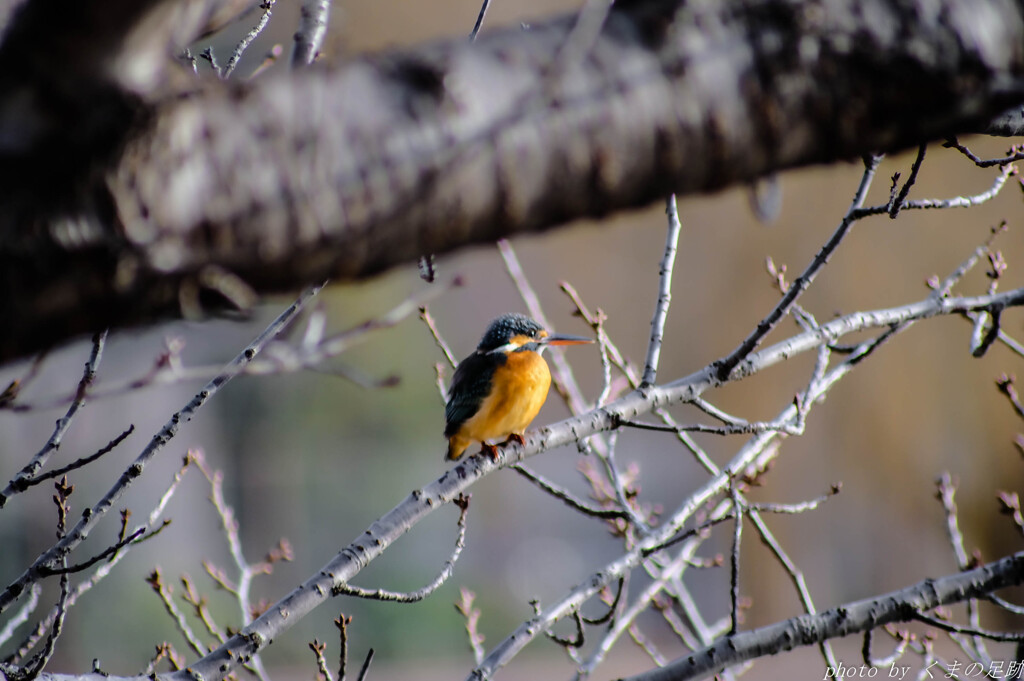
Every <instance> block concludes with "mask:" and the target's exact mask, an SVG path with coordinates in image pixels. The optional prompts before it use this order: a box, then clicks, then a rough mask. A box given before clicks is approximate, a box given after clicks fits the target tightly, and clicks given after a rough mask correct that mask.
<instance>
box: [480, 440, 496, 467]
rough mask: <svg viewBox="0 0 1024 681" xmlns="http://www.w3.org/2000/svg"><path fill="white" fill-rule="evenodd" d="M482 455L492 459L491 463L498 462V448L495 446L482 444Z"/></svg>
mask: <svg viewBox="0 0 1024 681" xmlns="http://www.w3.org/2000/svg"><path fill="white" fill-rule="evenodd" d="M480 453H481V454H486V455H487V456H489V457H491V461H495V462H496V461H497V460H498V448H497V447H495V446H494V445H489V444H487V443H486V442H482V443H480Z"/></svg>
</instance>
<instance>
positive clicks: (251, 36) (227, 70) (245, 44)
mask: <svg viewBox="0 0 1024 681" xmlns="http://www.w3.org/2000/svg"><path fill="white" fill-rule="evenodd" d="M276 2H277V0H263V4H261V5H260V9H262V10H263V13H262V14H260V19H259V21H258V22H256V25H255V26H253V27H252V29H251V30H250V31H249V32H248V33H246V34H245V36H243V37H242V39H241V40H240V41H238V45H236V46H235V51H234V52H233V53H232V54H231V59H228V63H227V65H226V66H225V67H224V72H223V73H222V74H221V76H222V77H224V78H229V77H230V76H231V73H232V72H233V71H234V70H235V67H236V66H238V60H239V59H241V58H242V55H243V54H244V53H245V51H246V50H247V49H248V48H249V45H251V44H252V41H253V40H256V38H257V37H259V34H260V33H262V32H263V29H264V28H266V27H267V22H269V21H270V12H271V11H272V10H273V9H274V3H276Z"/></svg>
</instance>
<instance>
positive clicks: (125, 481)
mask: <svg viewBox="0 0 1024 681" xmlns="http://www.w3.org/2000/svg"><path fill="white" fill-rule="evenodd" d="M318 291H319V288H318V287H316V288H310V289H307V290H306V291H304V292H303V293H302V295H300V296H299V298H298V299H297V300H296V301H295V302H294V303H292V304H291V305H290V306H289V307H288V308H287V309H286V310H285V311H284V312H282V313H281V315H279V316H278V317H277V319H275V320H274V321H273V322H271V324H270V326H268V327H267V328H266V329H265V330H264V331H263V332H262V333H261V334H260V335H259V336H257V337H256V338H255V339H254V340H253V341H252V342H251V343H250V344H249V345H248V346H247V347H246V348H245V349H244V350H242V352H241V353H240V354H239V355H238V356H237V357H235V359H234V360H232V361H231V362H230V363H229V364H228V365H227V367H225V369H224V370H223V372H222V373H221V374H219V375H218V376H216V377H214V378H213V380H211V381H210V382H209V383H207V384H206V386H204V387H203V389H202V390H200V391H199V393H198V394H197V395H196V396H195V397H194V398H192V400H191V401H189V403H188V404H186V405H185V406H184V407H183V408H182V409H180V410H179V411H177V412H175V413H174V414H173V415H172V416H171V418H170V420H169V421H168V422H167V423H166V424H165V425H164V426H163V428H161V429H160V431H159V432H158V433H157V434H156V435H154V436H153V439H152V440H150V443H149V444H148V445H147V446H146V447H145V448H144V449H143V450H142V453H140V454H139V455H138V456H137V457H136V458H135V461H134V462H132V464H131V465H130V466H129V467H128V468H127V470H125V471H124V472H123V473H122V474H121V477H120V478H119V479H118V481H117V482H116V483H114V486H113V487H111V488H110V490H109V491H108V492H107V493H106V494H105V495H104V496H103V498H102V499H101V500H100V501H99V502H97V503H96V504H95V505H94V506H93V507H92V508H90V509H88V510H87V511H86V512H85V513H83V514H82V518H81V520H79V521H78V523H77V524H76V525H75V526H74V527H73V528H72V529H71V531H70V532H68V534H67V536H65V537H64V538H62V539H60V540H59V541H58V542H57V543H56V544H54V545H53V546H52V547H51V548H49V549H48V550H47V551H45V552H43V554H42V555H40V556H39V557H38V558H36V560H35V561H34V562H33V563H32V565H30V566H29V567H28V569H26V570H25V572H23V573H22V574H21V575H20V576H19V577H18V578H17V579H16V580H15V581H14V582H12V583H11V584H10V585H9V586H8V587H7V588H6V589H5V590H4V591H3V593H2V594H0V612H3V611H5V610H6V609H7V608H9V607H10V605H11V604H12V603H13V602H14V601H15V600H17V598H18V597H20V596H21V594H22V593H24V591H25V589H26V587H28V586H29V585H31V584H32V583H34V582H35V581H37V580H38V579H39V578H40V577H41V576H42V570H44V569H45V568H47V567H52V566H53V565H54V564H56V563H57V562H58V561H60V560H62V559H63V558H64V557H66V556H67V555H68V553H70V552H71V551H72V550H73V549H74V548H75V547H76V546H78V545H79V544H80V543H81V542H82V541H84V540H85V539H86V537H88V536H89V533H90V532H91V530H92V529H93V528H94V527H95V526H96V524H97V523H98V522H99V521H100V520H101V519H102V518H103V517H104V516H105V515H106V513H107V512H108V511H109V510H110V509H111V508H112V507H113V505H114V503H115V502H116V501H117V500H118V499H119V498H120V497H121V496H122V495H123V494H124V492H125V490H127V489H128V487H129V486H130V485H131V484H132V482H134V481H135V480H136V479H137V478H138V477H139V476H141V475H142V473H143V471H144V470H145V467H146V464H147V463H149V461H151V460H152V459H153V457H154V456H156V454H157V452H159V451H160V450H161V449H163V448H164V446H165V445H166V444H167V443H168V442H169V441H170V440H171V439H172V438H173V437H174V436H175V435H176V434H177V432H178V429H179V428H180V426H181V424H182V423H183V422H187V421H188V420H190V419H191V418H192V416H193V415H194V414H195V413H196V412H197V411H198V410H199V409H201V408H202V407H203V406H204V405H205V404H206V403H207V402H208V401H209V399H210V398H211V397H212V396H213V395H214V394H216V393H217V391H218V390H220V388H221V387H223V385H224V384H225V383H227V382H228V381H230V380H231V379H232V378H233V377H234V376H236V375H238V374H239V373H240V372H241V370H242V369H243V367H244V366H245V365H246V364H248V363H249V362H250V361H251V360H252V358H253V357H255V356H256V355H258V354H259V352H260V351H261V350H262V349H263V348H264V347H265V346H266V344H267V343H269V342H270V341H271V340H272V339H273V338H274V337H275V336H276V335H277V334H278V333H280V331H281V330H282V329H283V328H284V327H285V326H286V325H287V324H288V322H289V321H290V320H291V319H293V318H294V317H295V316H296V315H297V314H298V313H299V312H300V311H301V310H302V308H303V307H304V306H305V305H306V303H307V302H308V301H309V300H310V299H311V298H312V297H313V296H314V295H316V293H317V292H318Z"/></svg>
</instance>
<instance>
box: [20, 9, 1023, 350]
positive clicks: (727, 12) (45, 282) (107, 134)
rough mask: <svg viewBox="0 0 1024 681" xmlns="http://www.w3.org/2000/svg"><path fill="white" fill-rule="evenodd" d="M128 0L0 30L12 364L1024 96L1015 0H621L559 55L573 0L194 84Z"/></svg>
mask: <svg viewBox="0 0 1024 681" xmlns="http://www.w3.org/2000/svg"><path fill="white" fill-rule="evenodd" d="M119 4H125V5H128V6H129V7H128V8H127V9H125V11H124V12H122V13H121V14H120V15H118V16H117V20H116V21H113V22H110V23H109V25H108V24H104V21H107V17H110V16H114V15H115V14H117V13H116V12H107V11H104V12H102V13H101V15H100V16H94V14H95V12H98V11H99V10H97V9H95V8H94V5H97V3H75V2H72V1H71V0H27V2H26V5H25V7H24V11H20V12H17V13H16V14H15V16H14V18H13V19H12V23H11V26H10V27H9V30H8V32H7V33H6V34H5V36H4V42H3V44H0V115H2V118H0V120H2V121H3V123H4V125H3V130H4V134H3V135H2V136H0V181H3V182H4V184H5V187H6V188H7V189H8V191H6V192H4V195H3V196H2V197H0V272H2V273H3V286H4V291H5V295H4V296H2V297H0V317H2V318H3V319H4V320H5V321H6V322H7V324H8V326H9V327H10V328H14V329H18V331H19V332H18V333H16V334H4V335H3V337H0V361H2V360H4V359H9V358H12V357H17V356H22V355H24V354H26V353H29V352H32V351H35V350H38V349H39V348H42V347H47V346H49V345H52V344H54V343H57V342H60V341H62V340H65V339H67V338H69V337H71V336H74V335H78V334H82V333H86V332H92V331H94V330H96V329H98V328H102V327H105V326H110V327H112V328H116V327H121V326H125V325H131V324H141V323H146V322H148V321H150V320H152V319H154V318H157V317H160V316H168V315H178V314H180V313H181V307H182V302H181V301H182V295H181V294H182V291H199V292H200V293H201V294H202V298H201V300H202V301H203V302H204V304H208V299H212V301H213V303H217V302H219V303H221V304H225V305H229V304H231V303H232V302H233V300H234V299H233V298H232V296H231V295H230V292H229V291H228V290H227V287H226V286H225V285H223V282H236V283H237V282H238V281H241V282H244V283H245V284H247V285H249V286H251V287H252V289H254V290H255V291H257V292H270V291H280V290H283V289H293V288H296V287H298V286H301V285H304V284H307V283H309V282H314V281H321V280H323V279H324V278H328V277H332V278H334V279H336V280H337V279H345V278H360V277H365V276H369V275H371V274H373V273H376V272H380V271H382V270H385V269H387V268H390V267H394V266H397V265H401V264H406V263H413V262H415V261H416V260H417V258H418V257H419V256H420V255H421V254H423V253H435V254H441V253H445V252H448V251H451V250H453V249H456V248H459V247H462V246H465V245H468V244H473V243H482V242H491V241H493V240H495V239H496V238H498V237H501V236H506V235H511V234H514V233H518V232H525V231H536V230H541V229H546V228H550V227H554V226H556V225H559V224H562V223H564V222H566V221H568V220H570V219H575V218H581V217H600V216H604V215H607V214H609V213H611V212H613V211H618V210H622V209H627V208H632V207H640V206H644V205H646V204H649V203H651V202H653V201H657V200H661V199H662V198H663V197H664V196H666V195H668V194H669V193H671V192H676V193H679V194H686V193H695V192H706V191H712V190H717V189H720V188H722V187H726V186H729V185H732V184H736V183H740V182H748V181H750V180H752V179H754V178H757V177H760V176H763V175H766V174H769V173H772V172H775V171H779V170H783V169H786V168H793V167H798V166H806V165H810V164H818V163H829V162H833V161H836V160H840V159H850V158H855V157H858V156H861V155H863V154H865V153H869V152H874V151H878V150H891V149H900V148H907V147H914V146H917V145H918V144H920V143H921V142H923V141H927V140H931V139H941V138H945V137H946V136H948V135H953V134H957V133H964V132H969V131H978V130H982V129H984V128H985V127H986V126H987V125H989V123H991V122H992V121H993V119H995V118H996V117H997V116H999V115H1000V114H1001V112H1004V111H1007V110H1010V109H1012V107H1015V106H1017V107H1019V105H1020V103H1021V101H1022V100H1024V78H1022V76H1021V74H1022V73H1024V50H1021V49H1020V47H1019V46H1020V45H1022V44H1024V7H1022V6H1021V5H1020V3H1017V2H1013V1H1012V0H935V2H931V1H929V2H925V1H924V0H903V1H899V2H898V1H897V0H822V2H819V3H818V4H817V5H815V7H814V8H812V9H813V11H812V9H809V8H808V6H807V5H806V3H803V2H800V1H799V0H757V1H755V0H732V1H731V2H711V1H704V2H687V3H684V2H682V1H681V0H667V1H655V0H632V1H629V2H619V3H615V4H614V5H613V6H611V7H610V8H609V9H608V11H607V12H606V13H605V12H602V13H601V14H600V16H601V18H602V19H603V21H601V22H600V23H599V26H600V31H599V32H598V33H597V34H596V35H594V36H593V39H591V36H590V35H589V33H588V35H587V40H586V41H579V42H580V44H582V45H583V47H582V48H581V49H580V50H578V51H577V50H573V51H570V55H569V56H566V54H565V53H563V50H562V47H563V45H565V44H566V41H567V39H568V37H569V36H570V35H571V34H572V33H573V31H574V30H575V27H577V25H578V23H579V22H578V21H577V18H576V17H575V16H566V17H561V18H556V19H553V20H550V21H547V22H544V23H536V24H533V25H532V26H531V28H530V30H528V31H523V30H520V29H519V28H511V29H505V30H498V31H493V32H485V33H482V34H480V36H479V37H478V38H477V40H476V41H475V42H472V43H470V42H467V41H466V40H465V39H464V38H462V37H456V38H453V39H451V40H450V41H448V42H441V43H436V44H433V45H429V46H425V47H420V48H414V49H411V50H407V51H401V52H398V51H396V52H391V53H385V54H382V55H375V56H368V57H364V58H361V59H355V60H353V61H351V62H348V63H346V64H344V65H338V66H325V67H319V66H318V67H314V68H309V69H300V70H297V71H290V72H288V73H285V74H280V75H277V76H276V77H274V76H268V77H266V78H262V79H257V80H256V81H253V82H249V83H235V84H232V83H212V84H211V83H204V84H202V86H201V87H198V88H197V89H196V90H195V91H194V92H182V89H183V88H194V87H196V86H195V85H194V84H193V83H194V79H191V78H190V79H189V80H188V81H187V83H186V84H184V85H182V84H180V83H177V81H175V80H174V79H173V78H171V77H170V76H171V75H172V74H167V73H163V71H162V70H161V69H165V68H166V66H164V64H165V62H166V61H167V60H166V59H158V58H154V57H153V55H154V54H155V52H154V51H155V50H157V51H158V50H163V54H164V55H165V54H166V53H167V52H168V51H169V50H168V49H167V48H166V46H167V45H169V44H172V43H173V42H174V40H176V39H178V38H180V36H178V35H162V36H159V37H160V39H159V40H148V39H146V38H147V36H145V35H139V32H141V31H144V30H155V29H153V28H152V27H156V26H161V27H162V26H164V25H166V24H168V23H169V22H166V21H165V22H158V21H152V20H151V18H152V17H151V14H152V13H154V12H158V11H165V10H167V8H168V7H170V6H177V4H176V3H170V2H157V0H147V2H145V3H138V5H136V4H134V3H124V2H123V0H121V1H120V2H119V0H106V3H98V6H99V7H100V8H101V9H103V8H109V7H110V6H117V5H119ZM184 4H187V3H184ZM55 5H59V7H55ZM144 10H146V11H144ZM167 11H169V10H167ZM53 12H58V13H61V16H66V17H67V21H64V22H61V24H60V26H59V27H55V26H53V25H52V22H51V21H49V17H50V16H52V14H53ZM65 12H66V13H67V14H66V15H65V14H64V13H65ZM172 23H173V22H172ZM196 23H197V22H195V21H193V22H191V24H189V22H184V21H179V22H178V23H177V24H175V25H177V26H185V25H195V24H196ZM111 32H115V33H118V34H121V35H126V36H130V37H131V39H127V38H126V39H123V40H119V39H116V36H111ZM93 34H96V35H99V36H101V37H102V39H103V41H104V42H103V44H102V45H94V44H93V43H92V40H93V38H92V36H93ZM154 46H156V47H154ZM577 52H578V54H577ZM158 56H160V55H159V54H158ZM143 57H145V59H143ZM69 64H73V68H69ZM147 69H148V70H147ZM168 83H171V85H168ZM168 88H170V91H168ZM1011 127H1012V125H1008V124H1004V125H1003V126H1002V128H1001V129H1002V130H1009V129H1010V128H1011ZM54 158H60V159H61V163H60V166H59V167H55V163H54V161H53V159H54ZM225 273H227V274H225ZM228 275H230V276H228ZM211 282H212V283H211ZM217 282H221V285H218V283H217ZM196 297H199V295H198V294H196Z"/></svg>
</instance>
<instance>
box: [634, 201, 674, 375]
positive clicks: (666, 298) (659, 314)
mask: <svg viewBox="0 0 1024 681" xmlns="http://www.w3.org/2000/svg"><path fill="white" fill-rule="evenodd" d="M665 213H666V214H667V215H668V231H667V233H666V236H665V257H664V258H663V259H662V261H661V271H660V272H659V273H658V274H659V279H658V301H657V304H656V305H655V307H654V318H653V319H651V340H650V342H649V343H648V345H647V359H646V360H645V361H644V376H643V379H642V380H641V381H640V385H642V386H648V385H654V382H655V381H656V380H657V375H658V357H659V356H660V355H661V343H662V337H663V335H664V333H665V319H667V318H668V306H669V303H671V302H672V269H673V268H674V267H675V264H676V244H678V243H679V233H680V232H681V231H682V225H681V224H680V222H679V211H678V210H677V209H676V197H675V194H673V195H672V196H670V197H668V200H667V201H666V202H665Z"/></svg>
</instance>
